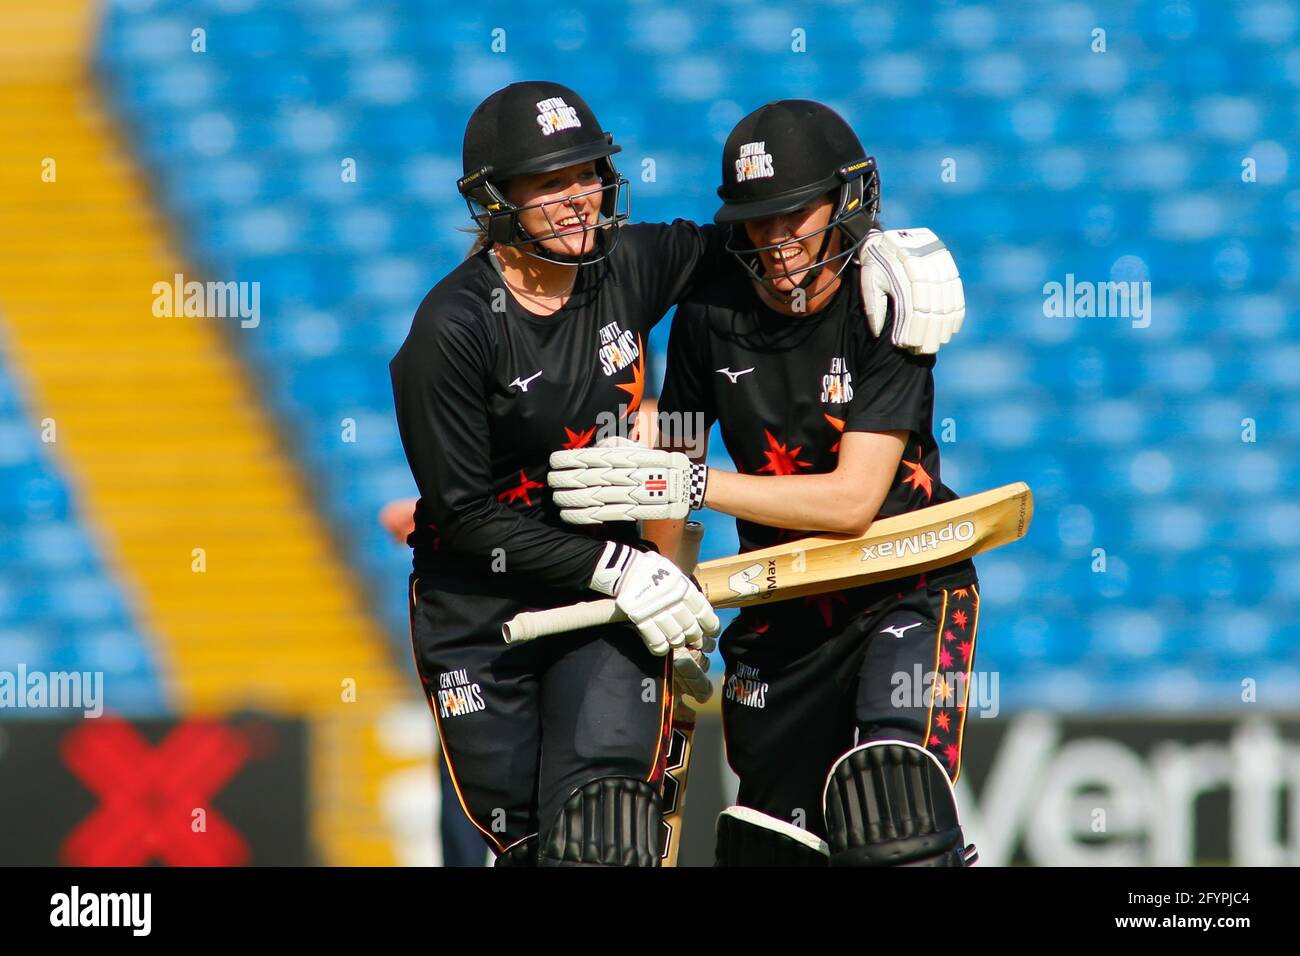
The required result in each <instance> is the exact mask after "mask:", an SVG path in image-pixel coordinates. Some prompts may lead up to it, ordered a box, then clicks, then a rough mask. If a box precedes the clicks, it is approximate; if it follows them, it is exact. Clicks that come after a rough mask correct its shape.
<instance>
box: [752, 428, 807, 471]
mask: <svg viewBox="0 0 1300 956" xmlns="http://www.w3.org/2000/svg"><path fill="white" fill-rule="evenodd" d="M763 434H764V435H765V436H767V444H768V449H767V451H765V452H763V455H764V456H765V457H766V458H767V464H766V465H764V466H763V467H762V468H760V469H758V470H759V471H760V472H764V471H769V472H771V473H772V474H774V475H793V474H797V473H798V471H799V469H800V468H811V467H812V462H810V461H800V460H799V453H800V452H801V451H803V445H800V446H799V447H798V448H794V449H791V450H789V451H787V450H786V447H785V445H784V444H782V443H781V442H778V441H777V440H776V438H775V436H773V434H772V433H771V432H770V431H768V430H767V429H766V428H764V429H763Z"/></svg>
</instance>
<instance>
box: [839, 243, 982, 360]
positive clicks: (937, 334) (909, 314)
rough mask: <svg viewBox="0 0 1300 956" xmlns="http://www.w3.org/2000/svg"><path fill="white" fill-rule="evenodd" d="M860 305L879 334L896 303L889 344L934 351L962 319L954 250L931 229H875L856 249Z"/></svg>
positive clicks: (962, 300)
mask: <svg viewBox="0 0 1300 956" xmlns="http://www.w3.org/2000/svg"><path fill="white" fill-rule="evenodd" d="M858 258H859V262H861V264H862V268H861V269H860V270H859V277H860V279H861V282H862V303H863V306H864V307H865V308H866V310H867V321H868V322H869V323H870V325H871V331H872V332H873V333H874V334H876V335H877V336H878V335H880V333H881V330H883V329H884V327H885V314H886V311H887V306H888V303H889V302H893V303H894V334H893V342H894V344H895V345H897V346H898V347H899V348H903V349H907V350H908V351H909V352H915V353H918V354H922V355H933V354H934V353H935V352H937V351H939V346H941V345H946V344H947V343H948V340H949V339H951V338H952V337H953V336H954V335H956V334H957V333H958V332H959V331H960V330H961V326H962V322H963V321H964V320H965V318H966V293H965V291H964V290H963V289H962V284H961V276H960V275H959V274H958V272H957V263H955V262H953V259H952V253H950V252H949V251H948V247H947V246H945V245H944V244H943V240H941V239H940V238H939V237H938V236H936V235H935V234H934V233H933V232H931V231H930V230H929V229H891V230H889V231H888V232H881V231H880V230H878V229H873V230H872V231H871V232H870V233H869V234H868V235H867V241H866V242H864V243H863V244H862V248H861V250H859V252H858Z"/></svg>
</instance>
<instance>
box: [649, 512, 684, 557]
mask: <svg viewBox="0 0 1300 956" xmlns="http://www.w3.org/2000/svg"><path fill="white" fill-rule="evenodd" d="M685 527H686V522H685V521H684V520H680V519H679V520H665V521H643V522H641V537H643V538H645V539H646V540H647V541H649V542H651V543H652V544H653V545H654V546H655V547H656V548H658V549H659V553H660V554H662V555H663V556H664V557H666V558H667V559H668V560H669V561H675V560H676V559H677V549H678V548H680V547H681V545H682V531H683V529H684V528H685Z"/></svg>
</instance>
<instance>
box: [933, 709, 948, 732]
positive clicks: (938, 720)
mask: <svg viewBox="0 0 1300 956" xmlns="http://www.w3.org/2000/svg"><path fill="white" fill-rule="evenodd" d="M948 724H949V719H948V714H947V712H946V711H940V712H939V713H938V714H937V715H936V716H935V718H934V725H935V726H936V727H938V728H939V729H940V730H942V731H943V732H944V733H947V732H948Z"/></svg>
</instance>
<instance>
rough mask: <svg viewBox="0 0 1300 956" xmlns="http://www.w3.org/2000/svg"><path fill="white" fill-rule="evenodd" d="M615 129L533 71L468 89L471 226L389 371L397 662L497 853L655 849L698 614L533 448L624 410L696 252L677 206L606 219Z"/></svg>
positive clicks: (656, 852)
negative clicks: (671, 212)
mask: <svg viewBox="0 0 1300 956" xmlns="http://www.w3.org/2000/svg"><path fill="white" fill-rule="evenodd" d="M618 151H619V147H618V146H616V145H615V144H614V143H613V140H612V137H611V136H609V135H608V134H607V133H605V132H603V131H602V129H601V127H600V125H599V124H598V123H597V121H596V117H595V116H594V115H593V113H592V111H591V110H590V109H589V108H588V106H587V104H586V103H584V102H583V100H582V99H581V98H580V97H579V96H578V95H577V94H576V93H574V92H573V91H572V90H570V89H568V88H566V87H563V86H560V85H558V84H554V83H545V82H527V83H515V84H512V85H511V86H508V87H506V88H505V89H502V90H499V91H497V92H496V93H494V94H492V95H491V96H489V97H488V98H487V99H486V100H485V101H484V102H483V103H482V104H481V105H480V106H479V107H478V108H477V109H476V110H475V112H474V114H473V116H472V117H471V118H470V121H469V124H468V127H467V129H466V132H465V142H464V157H463V158H464V172H465V175H464V177H463V178H462V179H461V180H460V181H459V183H458V185H459V188H460V191H461V194H462V195H463V196H464V197H465V198H466V202H467V204H468V205H469V208H470V213H471V216H472V217H473V219H474V222H475V223H476V225H477V227H478V229H479V231H480V238H479V241H478V243H476V251H475V252H473V253H472V254H471V255H470V256H469V258H468V259H466V260H465V262H463V263H462V264H461V265H460V266H459V267H458V268H456V269H455V270H453V271H452V272H451V273H450V274H449V275H448V276H447V277H446V278H444V279H443V280H442V281H441V282H439V283H438V284H437V285H436V286H434V288H433V289H432V290H431V291H430V292H429V294H428V295H427V296H426V297H425V299H424V301H423V302H422V303H421V305H420V307H419V310H418V311H417V313H416V315H415V319H414V321H413V323H412V326H411V330H410V333H409V334H408V336H407V338H406V341H405V342H404V343H403V345H402V347H401V349H400V351H399V352H398V353H397V355H396V357H395V358H394V359H393V360H392V363H391V365H390V371H391V374H392V380H393V396H394V402H395V405H396V409H397V421H398V428H399V431H400V433H401V438H402V444H403V447H404V449H405V451H406V456H407V460H408V462H409V463H410V466H411V471H412V473H413V475H414V477H415V482H416V485H417V486H418V488H419V492H420V498H419V502H418V504H417V506H416V510H415V515H414V522H415V530H414V532H413V533H412V534H411V536H410V539H409V543H410V544H411V545H412V547H413V548H414V552H415V553H414V570H413V573H412V575H411V579H410V588H409V601H410V615H411V631H412V643H413V649H414V653H415V663H416V667H417V670H418V672H419V675H420V678H421V680H422V682H423V685H424V689H425V692H426V696H427V697H428V700H429V703H430V707H431V709H432V710H433V714H434V718H435V720H436V721H437V724H438V730H439V735H440V738H441V741H442V746H443V753H444V757H445V759H446V764H447V767H448V768H449V770H450V773H451V777H452V780H453V782H454V786H455V790H456V793H457V797H458V798H459V801H460V803H461V805H462V806H463V808H464V810H465V812H466V814H467V815H468V816H469V818H470V820H471V821H472V822H473V823H474V825H475V826H476V827H477V828H478V830H479V832H480V833H482V835H483V837H484V839H485V840H486V841H487V843H488V844H489V846H490V847H491V848H492V849H493V850H494V851H495V852H496V853H497V854H498V857H497V864H498V865H552V866H655V865H658V862H659V856H660V840H661V834H660V826H659V824H660V812H659V791H658V787H659V783H660V781H659V774H661V773H662V765H663V760H662V758H663V747H664V743H665V739H666V736H667V732H668V727H669V723H670V719H671V701H672V694H671V687H670V681H671V674H672V666H671V657H670V656H667V655H668V652H669V651H670V649H672V648H675V647H682V646H686V647H694V648H698V647H700V646H702V644H703V642H704V640H705V638H706V636H711V635H712V634H714V633H716V631H717V630H718V626H719V625H718V619H717V616H716V615H715V614H714V613H713V610H712V608H710V607H709V605H708V603H707V602H706V601H705V600H704V597H703V595H702V594H701V593H700V592H699V590H698V588H697V587H696V586H695V584H694V583H693V582H692V581H691V580H690V578H689V577H687V576H686V575H684V574H682V573H681V572H680V571H678V570H677V568H676V567H675V566H674V565H673V564H672V563H671V562H670V561H669V560H668V559H667V558H664V557H661V556H660V555H659V554H658V553H656V552H655V551H654V550H653V548H652V547H650V546H649V545H648V544H646V543H645V542H643V541H642V540H641V539H640V538H639V537H638V534H637V528H636V526H635V525H631V524H623V525H618V526H609V527H600V526H597V527H595V528H582V529H580V528H574V527H573V526H571V525H567V524H565V523H564V522H562V521H561V519H560V517H559V512H558V510H557V509H556V508H555V506H554V505H553V503H552V502H551V501H550V499H549V494H548V493H547V491H546V484H545V472H546V468H547V457H548V455H549V454H550V453H551V452H552V451H555V450H556V449H563V448H569V449H572V448H580V447H583V446H585V445H588V444H591V443H593V441H594V439H595V438H596V437H597V432H598V431H605V432H610V433H611V434H613V433H617V431H618V430H619V429H620V428H626V427H627V426H629V425H630V420H631V418H632V417H633V416H634V415H635V414H636V412H637V409H638V406H639V405H640V402H641V398H642V394H643V390H644V388H645V362H646V352H645V350H646V343H647V339H648V336H649V332H650V329H651V328H652V327H653V326H654V324H655V323H656V322H657V321H658V320H659V319H660V318H662V316H663V314H664V312H665V311H666V310H667V309H668V308H669V307H670V306H672V305H673V304H674V303H675V302H676V301H677V300H678V299H680V298H681V297H682V296H683V294H684V293H685V292H686V291H687V289H688V288H689V286H690V283H691V281H692V279H693V277H694V276H695V275H696V273H697V272H698V271H699V270H700V269H701V267H702V266H703V264H704V263H705V262H706V261H707V260H708V259H709V255H710V247H709V236H710V234H712V233H713V230H712V229H710V230H702V229H701V228H699V227H697V226H695V225H694V224H692V223H686V222H681V221H678V222H676V223H673V224H672V225H627V224H626V219H627V211H626V195H627V181H626V180H625V179H623V178H621V177H620V176H619V175H618V172H617V170H616V169H615V167H614V164H613V162H612V160H611V158H610V157H611V156H612V155H613V154H614V153H616V152H618ZM592 591H594V592H597V594H603V595H606V596H611V597H613V598H614V599H615V600H616V601H617V602H618V604H619V606H620V608H621V609H622V610H623V611H624V612H625V614H626V615H627V617H628V618H629V619H630V620H631V622H632V623H633V625H634V627H628V626H626V625H612V626H608V627H604V628H599V629H596V630H593V631H591V632H582V633H577V634H572V635H560V636H558V637H557V638H555V639H553V640H547V641H538V642H535V643H533V644H529V645H522V646H507V645H506V644H505V643H504V642H503V641H502V638H501V624H502V623H503V622H504V621H506V620H507V619H508V618H510V617H511V616H513V615H514V614H515V613H517V612H518V611H521V610H525V609H530V608H532V609H536V608H547V607H554V606H557V605H560V604H568V603H572V602H573V601H575V600H578V599H580V598H581V597H583V596H586V597H594V596H595V595H592V594H591V592H592Z"/></svg>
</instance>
